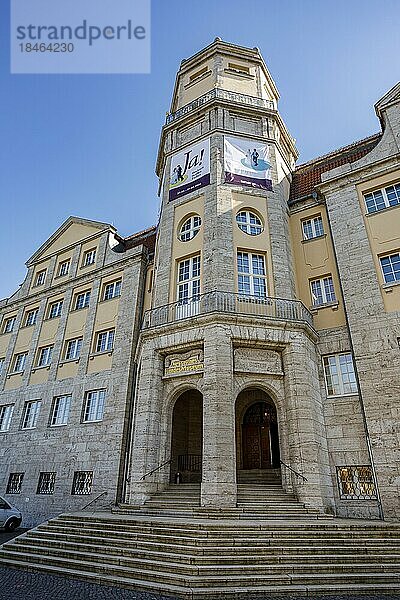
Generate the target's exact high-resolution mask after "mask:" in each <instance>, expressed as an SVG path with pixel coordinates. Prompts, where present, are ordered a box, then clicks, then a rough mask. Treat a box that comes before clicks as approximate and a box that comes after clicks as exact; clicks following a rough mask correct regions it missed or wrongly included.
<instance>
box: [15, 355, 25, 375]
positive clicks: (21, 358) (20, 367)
mask: <svg viewBox="0 0 400 600" xmlns="http://www.w3.org/2000/svg"><path fill="white" fill-rule="evenodd" d="M27 356H28V353H27V352H18V354H15V356H14V360H13V367H12V373H23V372H24V370H25V365H26V357H27Z"/></svg>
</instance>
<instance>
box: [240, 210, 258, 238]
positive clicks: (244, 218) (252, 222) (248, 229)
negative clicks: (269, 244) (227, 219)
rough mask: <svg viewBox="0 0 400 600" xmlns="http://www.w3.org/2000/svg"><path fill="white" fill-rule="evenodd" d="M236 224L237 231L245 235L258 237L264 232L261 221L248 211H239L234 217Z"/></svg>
mask: <svg viewBox="0 0 400 600" xmlns="http://www.w3.org/2000/svg"><path fill="white" fill-rule="evenodd" d="M236 223H237V224H238V227H239V229H241V230H242V231H244V233H247V235H260V233H262V232H263V231H264V227H263V224H262V221H261V219H260V218H259V217H258V216H257V215H256V214H255V213H253V212H251V211H249V210H241V211H240V212H238V214H237V215H236Z"/></svg>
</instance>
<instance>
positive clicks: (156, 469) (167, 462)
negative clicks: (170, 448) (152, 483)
mask: <svg viewBox="0 0 400 600" xmlns="http://www.w3.org/2000/svg"><path fill="white" fill-rule="evenodd" d="M171 460H172V459H171V458H169V459H168V460H166V461H165V462H163V463H161V464H160V465H158V467H155V469H152V470H151V471H148V472H147V473H145V474H144V475H142V477H141V478H140V481H144V480H145V479H146V477H148V476H149V475H153V473H155V472H156V471H159V470H160V469H162V468H163V467H165V466H166V465H169V464H170V462H171Z"/></svg>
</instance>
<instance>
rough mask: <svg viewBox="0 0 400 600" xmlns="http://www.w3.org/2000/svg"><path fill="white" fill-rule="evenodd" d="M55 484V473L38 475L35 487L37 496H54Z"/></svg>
mask: <svg viewBox="0 0 400 600" xmlns="http://www.w3.org/2000/svg"><path fill="white" fill-rule="evenodd" d="M55 483H56V474H55V473H40V474H39V482H38V486H37V490H36V493H37V494H45V495H51V494H54V486H55Z"/></svg>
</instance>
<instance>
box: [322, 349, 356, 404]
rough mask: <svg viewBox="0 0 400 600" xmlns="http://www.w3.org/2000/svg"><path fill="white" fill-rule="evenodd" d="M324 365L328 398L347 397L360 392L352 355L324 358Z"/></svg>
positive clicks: (335, 355)
mask: <svg viewBox="0 0 400 600" xmlns="http://www.w3.org/2000/svg"><path fill="white" fill-rule="evenodd" d="M323 363H324V372H325V383H326V391H327V394H328V396H345V395H346V394H356V393H357V392H358V388H357V382H356V376H355V373H354V366H353V357H352V355H351V354H350V353H345V354H332V355H330V356H324V357H323Z"/></svg>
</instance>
